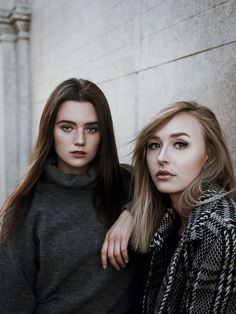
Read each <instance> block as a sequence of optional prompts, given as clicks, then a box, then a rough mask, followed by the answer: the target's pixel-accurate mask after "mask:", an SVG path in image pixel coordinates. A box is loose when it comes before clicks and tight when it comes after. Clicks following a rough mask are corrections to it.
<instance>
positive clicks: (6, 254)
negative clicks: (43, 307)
mask: <svg viewBox="0 0 236 314" xmlns="http://www.w3.org/2000/svg"><path fill="white" fill-rule="evenodd" d="M35 260H36V259H35V243H34V240H33V236H32V225H31V224H26V226H24V227H23V228H22V230H21V231H20V232H19V233H17V235H16V236H15V238H14V239H12V241H11V242H0V312H1V314H12V313H16V314H32V313H34V310H35V307H36V298H35V295H34V286H35V281H36V273H37V266H36V262H35Z"/></svg>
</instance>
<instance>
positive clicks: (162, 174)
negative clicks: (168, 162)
mask: <svg viewBox="0 0 236 314" xmlns="http://www.w3.org/2000/svg"><path fill="white" fill-rule="evenodd" d="M174 176H175V175H174V174H172V173H171V172H169V171H165V170H159V171H158V172H157V174H156V177H157V179H159V180H168V179H170V178H172V177H174Z"/></svg>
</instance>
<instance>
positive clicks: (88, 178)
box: [44, 158, 98, 189]
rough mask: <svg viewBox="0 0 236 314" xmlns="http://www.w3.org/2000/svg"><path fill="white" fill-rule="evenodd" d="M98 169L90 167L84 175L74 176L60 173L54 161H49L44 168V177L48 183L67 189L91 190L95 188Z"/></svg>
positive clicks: (93, 166)
mask: <svg viewBox="0 0 236 314" xmlns="http://www.w3.org/2000/svg"><path fill="white" fill-rule="evenodd" d="M97 168H98V167H96V166H95V165H91V166H90V167H89V168H88V170H87V171H86V173H85V174H83V175H74V174H67V173H64V172H62V171H61V170H60V169H58V168H57V166H56V161H55V160H54V159H52V158H51V159H49V160H48V161H47V163H46V166H45V171H44V174H45V177H46V179H47V180H48V181H49V182H52V183H55V184H57V185H59V186H63V187H68V188H84V189H86V188H91V187H94V186H96V183H97V179H98V169H97Z"/></svg>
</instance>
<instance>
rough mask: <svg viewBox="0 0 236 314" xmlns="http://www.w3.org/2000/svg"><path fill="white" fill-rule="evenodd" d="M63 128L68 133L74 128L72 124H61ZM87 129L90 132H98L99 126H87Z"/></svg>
mask: <svg viewBox="0 0 236 314" xmlns="http://www.w3.org/2000/svg"><path fill="white" fill-rule="evenodd" d="M61 129H62V131H64V132H66V133H69V132H71V131H72V130H73V127H72V126H71V125H67V124H66V125H62V126H61ZM86 130H87V131H88V132H89V133H96V132H97V131H98V128H97V127H93V126H89V127H87V128H86Z"/></svg>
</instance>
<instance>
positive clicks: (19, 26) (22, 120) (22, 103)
mask: <svg viewBox="0 0 236 314" xmlns="http://www.w3.org/2000/svg"><path fill="white" fill-rule="evenodd" d="M10 19H11V23H12V25H13V26H14V29H15V34H16V42H15V48H16V75H17V103H18V113H19V114H18V127H19V129H18V135H19V142H18V157H19V163H18V167H19V174H20V175H21V173H22V171H24V169H25V167H26V166H27V164H28V159H29V154H30V151H29V150H30V145H29V140H30V121H31V117H30V86H29V84H30V79H29V23H30V12H29V7H28V6H23V5H17V6H16V7H15V9H14V11H13V12H12V14H11V17H10Z"/></svg>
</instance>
